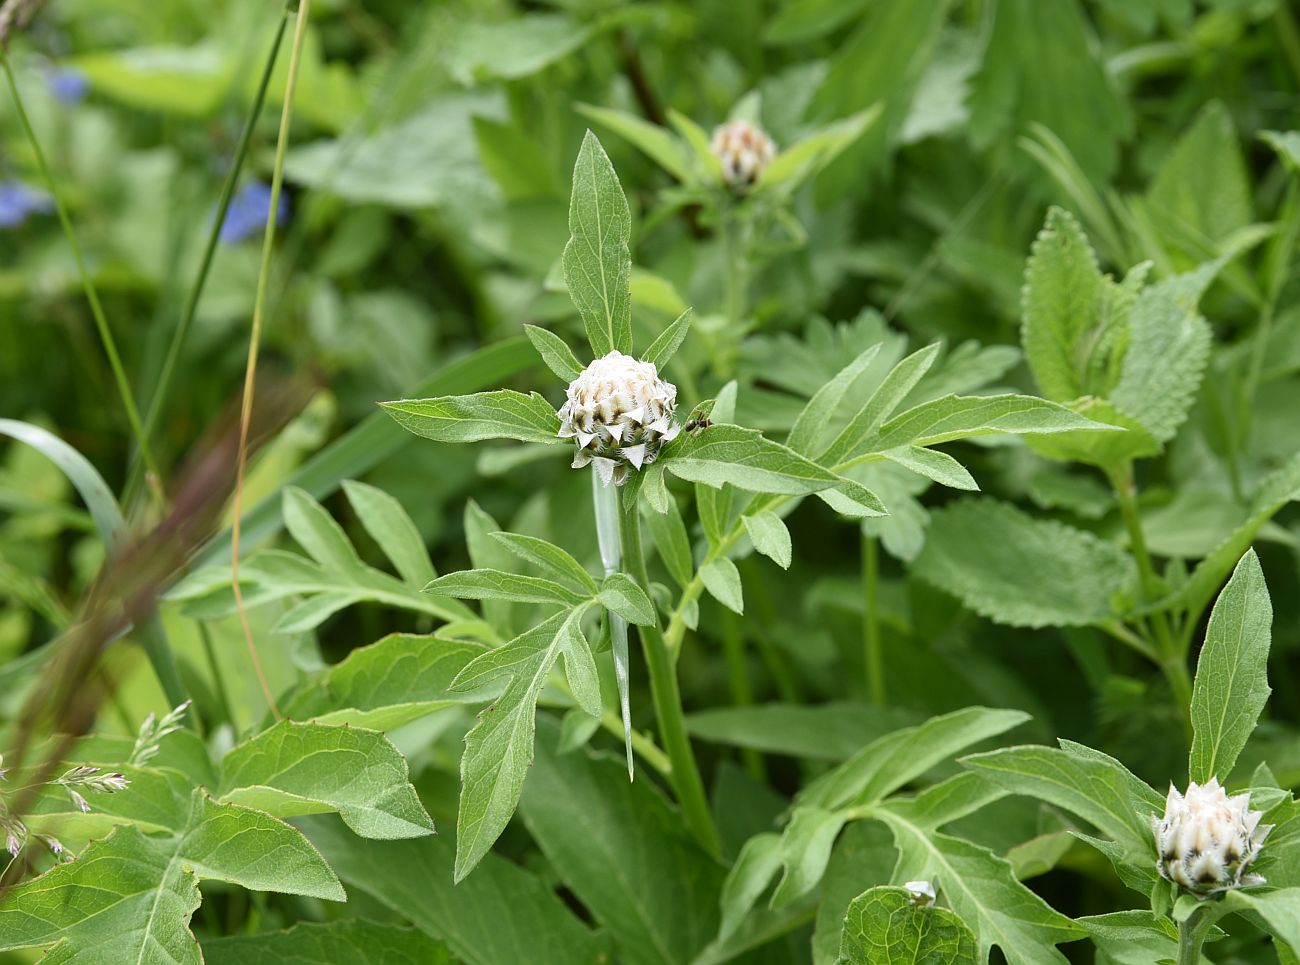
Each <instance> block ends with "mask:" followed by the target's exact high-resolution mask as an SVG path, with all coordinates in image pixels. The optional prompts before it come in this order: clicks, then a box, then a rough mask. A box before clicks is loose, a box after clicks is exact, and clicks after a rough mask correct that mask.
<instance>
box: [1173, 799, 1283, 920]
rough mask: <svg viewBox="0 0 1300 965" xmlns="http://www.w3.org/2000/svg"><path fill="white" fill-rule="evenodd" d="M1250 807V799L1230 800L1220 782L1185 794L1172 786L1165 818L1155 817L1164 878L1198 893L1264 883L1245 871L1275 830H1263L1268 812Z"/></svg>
mask: <svg viewBox="0 0 1300 965" xmlns="http://www.w3.org/2000/svg"><path fill="white" fill-rule="evenodd" d="M1249 805H1250V795H1249V794H1238V795H1236V796H1234V797H1228V793H1227V792H1226V791H1225V790H1224V789H1223V788H1222V787H1221V786H1220V785H1219V781H1218V779H1217V778H1210V780H1209V781H1208V782H1206V783H1205V784H1195V783H1193V784H1189V785H1188V786H1187V793H1186V794H1185V795H1183V794H1179V793H1178V789H1177V788H1175V787H1173V786H1172V785H1171V786H1170V788H1169V797H1168V798H1167V799H1166V801H1165V813H1164V817H1163V818H1162V817H1157V816H1156V815H1152V816H1151V827H1152V829H1153V830H1154V831H1155V836H1156V849H1157V851H1158V853H1159V859H1158V860H1157V862H1156V870H1158V871H1159V872H1160V875H1161V877H1163V878H1166V879H1167V880H1169V881H1172V882H1174V883H1175V884H1178V885H1181V886H1182V887H1184V888H1187V889H1188V890H1190V891H1193V892H1196V893H1198V894H1209V893H1211V892H1215V891H1223V890H1224V889H1227V888H1239V887H1241V886H1242V885H1253V884H1261V883H1262V882H1263V879H1262V878H1260V877H1259V876H1258V875H1246V874H1244V872H1245V871H1246V868H1247V867H1248V866H1249V865H1250V863H1251V861H1253V860H1254V858H1255V855H1256V854H1258V853H1259V846H1260V845H1261V844H1262V843H1263V842H1264V839H1265V838H1266V837H1268V833H1269V832H1270V831H1272V830H1273V826H1272V825H1262V826H1261V825H1260V823H1259V820H1260V818H1262V817H1263V816H1264V815H1263V812H1261V811H1251V810H1250V809H1249Z"/></svg>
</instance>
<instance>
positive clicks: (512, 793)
mask: <svg viewBox="0 0 1300 965" xmlns="http://www.w3.org/2000/svg"><path fill="white" fill-rule="evenodd" d="M583 609H584V608H582V607H579V608H575V609H574V610H571V611H566V612H561V613H557V614H555V616H553V617H551V618H550V619H548V620H546V621H544V622H542V623H539V624H538V625H537V626H535V627H533V628H532V629H531V630H528V631H526V632H524V633H522V634H520V635H519V636H517V637H515V639H513V640H511V641H510V642H509V643H507V644H505V645H504V646H502V647H498V648H497V649H496V650H490V651H488V652H487V653H485V654H483V655H482V656H480V657H477V658H476V659H475V660H473V661H471V662H470V663H469V665H468V666H466V667H465V669H464V670H462V671H461V672H460V675H459V676H458V677H457V678H456V680H455V682H454V684H453V685H454V686H455V687H457V688H458V689H461V690H471V689H474V688H476V687H478V686H481V685H484V684H488V683H492V682H495V681H498V680H500V679H502V678H506V679H507V680H508V683H507V684H506V687H505V690H503V691H502V692H501V695H500V696H499V697H498V698H497V699H496V702H495V703H493V704H491V705H489V706H488V707H487V708H485V709H484V710H483V712H482V713H481V714H480V715H479V719H478V723H476V724H475V725H474V726H473V728H471V729H470V732H469V733H468V734H466V735H465V753H464V754H463V755H462V756H461V760H460V811H459V816H458V818H457V825H456V828H457V842H456V871H455V879H456V881H461V880H463V879H464V878H465V876H466V875H468V874H469V873H470V872H471V871H472V870H474V867H475V865H477V864H478V863H479V861H481V860H482V858H483V856H484V855H485V854H487V852H488V850H489V849H490V848H491V847H492V844H493V842H494V841H496V839H497V838H498V837H499V836H500V835H501V832H502V831H504V830H505V826H506V824H507V823H509V821H510V817H511V815H513V814H514V811H515V806H516V805H517V804H518V803H519V794H520V792H521V791H522V790H523V786H524V776H525V774H527V772H528V767H529V765H530V764H531V763H532V760H533V732H534V728H535V726H536V715H537V699H538V697H540V696H541V693H542V687H543V685H544V684H545V683H546V678H547V675H548V674H549V673H550V671H551V668H552V667H553V666H554V665H555V661H556V659H557V658H558V657H559V655H560V653H561V652H562V651H564V650H565V648H566V647H570V646H571V645H572V643H573V641H572V639H571V637H569V636H567V635H566V632H565V628H566V623H567V622H568V621H569V620H571V619H580V618H581V611H582V610H583ZM566 659H567V658H566Z"/></svg>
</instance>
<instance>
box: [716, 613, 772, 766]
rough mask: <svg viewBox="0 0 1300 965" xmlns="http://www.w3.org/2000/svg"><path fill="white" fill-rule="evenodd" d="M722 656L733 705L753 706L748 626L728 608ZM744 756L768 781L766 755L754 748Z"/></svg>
mask: <svg viewBox="0 0 1300 965" xmlns="http://www.w3.org/2000/svg"><path fill="white" fill-rule="evenodd" d="M722 653H723V656H724V658H725V659H726V662H727V681H728V685H729V690H730V691H731V700H732V703H733V704H735V706H737V707H752V706H753V705H754V687H753V685H752V684H751V683H750V680H749V672H748V669H747V668H746V666H745V629H744V625H743V624H742V623H741V620H740V616H739V615H737V614H736V613H734V612H733V611H731V610H728V609H726V608H725V607H724V608H723V611H722ZM740 757H741V760H743V761H744V762H745V770H747V771H749V773H750V775H751V776H753V777H754V778H756V779H757V780H760V781H765V780H767V768H766V766H765V765H764V763H763V755H762V754H760V753H759V752H758V751H757V750H755V749H754V748H752V747H745V748H742V749H741V752H740Z"/></svg>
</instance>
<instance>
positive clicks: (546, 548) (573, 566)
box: [489, 531, 596, 594]
mask: <svg viewBox="0 0 1300 965" xmlns="http://www.w3.org/2000/svg"><path fill="white" fill-rule="evenodd" d="M489 538H490V539H493V540H496V541H497V542H498V543H500V544H501V545H502V546H504V547H505V548H506V549H508V550H509V551H510V552H511V553H513V554H514V555H515V556H517V557H519V558H520V559H521V560H526V561H528V562H529V563H533V564H535V565H536V566H539V567H540V568H542V569H543V570H545V571H546V572H547V574H548V575H550V576H553V577H555V578H556V579H558V580H567V581H568V582H570V583H572V584H574V585H575V586H577V587H578V588H580V589H582V590H585V591H586V592H587V593H588V594H594V593H595V592H596V581H595V580H594V579H592V576H591V574H590V573H588V572H587V571H586V569H585V568H584V567H583V565H582V564H581V563H579V562H578V561H577V560H575V559H574V558H573V556H571V555H570V554H569V553H568V552H567V551H565V550H563V549H561V548H560V547H558V546H556V545H555V544H554V543H548V542H547V541H546V540H544V539H538V538H537V537H535V536H521V535H520V534H518V533H506V532H501V531H497V532H494V533H491V534H490V535H489Z"/></svg>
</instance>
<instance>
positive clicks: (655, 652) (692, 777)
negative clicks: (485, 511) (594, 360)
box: [622, 503, 721, 855]
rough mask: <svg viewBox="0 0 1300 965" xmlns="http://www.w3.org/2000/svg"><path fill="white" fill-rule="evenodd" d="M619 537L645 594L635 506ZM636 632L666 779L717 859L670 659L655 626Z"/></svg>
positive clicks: (716, 843) (630, 569)
mask: <svg viewBox="0 0 1300 965" xmlns="http://www.w3.org/2000/svg"><path fill="white" fill-rule="evenodd" d="M622 536H623V554H624V563H625V566H626V568H627V571H628V575H630V576H631V577H632V579H633V580H635V581H636V582H637V584H638V585H639V586H640V587H641V589H643V590H645V592H646V594H647V595H649V593H650V579H649V575H648V574H647V572H646V566H645V557H644V556H643V554H642V551H641V519H640V517H639V516H638V515H637V508H636V504H635V503H633V505H631V506H625V507H624V508H623V513H622ZM637 633H638V635H639V636H640V637H641V647H642V649H643V650H644V651H645V660H646V665H647V666H648V667H649V669H650V693H651V696H652V697H653V698H654V705H655V717H656V718H657V719H658V721H659V736H660V742H661V743H662V744H663V749H664V750H665V751H666V752H667V754H668V759H669V760H670V761H671V762H672V771H671V772H670V774H669V780H670V781H671V782H672V785H673V790H674V791H675V792H676V794H677V800H678V802H679V803H680V804H681V806H682V815H683V816H684V817H685V819H686V823H687V826H688V827H690V829H691V833H693V834H694V835H695V837H696V839H697V840H698V841H699V842H700V844H702V845H703V846H704V848H705V850H706V851H708V852H709V853H710V854H713V855H717V854H719V853H720V851H721V844H720V842H719V840H718V831H717V828H716V827H714V825H713V814H712V813H711V812H710V811H709V801H708V798H707V797H706V796H705V794H704V782H703V781H702V780H701V779H700V770H699V767H698V766H697V765H696V763H695V752H694V751H693V750H692V749H691V741H690V738H689V737H688V736H687V734H686V718H685V715H684V714H683V713H682V695H681V691H680V690H679V689H678V686H677V671H676V668H675V666H674V664H673V658H672V654H671V653H670V652H669V650H668V647H667V646H666V645H665V642H664V637H663V634H661V633H660V632H659V628H658V627H657V626H649V627H637Z"/></svg>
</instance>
